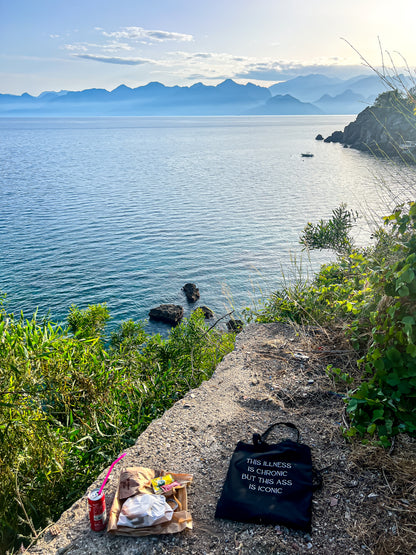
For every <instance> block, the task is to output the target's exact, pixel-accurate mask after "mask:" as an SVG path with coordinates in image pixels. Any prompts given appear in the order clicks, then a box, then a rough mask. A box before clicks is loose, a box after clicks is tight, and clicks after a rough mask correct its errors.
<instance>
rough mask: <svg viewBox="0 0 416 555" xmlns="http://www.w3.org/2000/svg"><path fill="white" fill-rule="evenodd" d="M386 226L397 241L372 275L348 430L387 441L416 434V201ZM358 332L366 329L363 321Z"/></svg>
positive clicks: (389, 218)
mask: <svg viewBox="0 0 416 555" xmlns="http://www.w3.org/2000/svg"><path fill="white" fill-rule="evenodd" d="M385 224H386V226H387V227H388V228H390V238H391V240H392V242H393V244H394V246H393V248H392V250H391V252H390V253H389V254H390V256H388V255H387V256H386V257H385V258H384V259H382V260H381V262H380V263H379V265H378V266H377V267H374V268H373V271H372V273H371V275H370V284H371V289H372V297H373V298H372V300H371V302H370V303H368V307H367V308H368V309H370V312H369V323H370V326H371V331H370V330H368V337H369V345H368V348H367V352H366V353H365V355H364V356H363V357H362V359H361V360H360V361H359V362H360V364H361V366H362V368H363V370H364V376H365V377H366V379H365V380H364V381H363V383H362V384H361V385H360V386H359V387H358V389H357V390H356V391H354V392H351V394H350V400H349V402H348V407H347V412H348V414H349V416H350V418H351V422H352V426H351V427H350V429H349V430H348V432H347V434H348V435H350V436H352V435H355V434H356V433H359V434H360V435H364V434H366V433H368V434H370V435H373V434H375V433H377V435H378V438H379V441H380V442H381V443H382V444H383V445H389V444H390V440H389V438H390V437H391V436H393V435H395V434H397V433H399V432H407V433H409V434H411V435H416V203H415V202H410V203H409V204H408V205H401V206H399V207H398V208H397V210H396V211H395V212H394V213H393V214H392V215H391V216H389V217H387V218H385ZM355 330H356V331H361V332H363V329H362V323H361V322H360V321H359V320H357V321H356V323H355Z"/></svg>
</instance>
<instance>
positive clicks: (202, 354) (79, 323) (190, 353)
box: [0, 305, 234, 553]
mask: <svg viewBox="0 0 416 555" xmlns="http://www.w3.org/2000/svg"><path fill="white" fill-rule="evenodd" d="M108 319H109V314H108V311H107V308H106V306H105V305H95V306H90V307H89V308H88V309H85V310H80V309H78V308H77V307H75V306H73V307H71V309H70V313H69V316H68V325H67V326H65V327H59V326H54V325H53V324H52V323H51V322H49V321H47V320H38V319H37V317H36V315H34V316H33V318H31V319H30V320H26V319H24V317H23V315H21V316H18V317H16V316H15V315H13V314H8V313H7V311H6V310H5V309H4V308H3V309H2V310H0V530H1V535H0V552H2V553H4V552H5V551H6V549H8V548H9V549H10V548H11V547H12V546H13V545H14V546H15V547H17V546H18V545H19V544H20V542H21V541H23V542H24V543H26V544H27V542H28V541H29V538H30V537H32V538H33V537H36V533H37V531H39V530H40V529H41V528H43V527H45V526H46V525H47V524H48V522H49V521H51V520H54V519H56V518H57V517H59V515H60V513H61V512H62V511H63V510H64V509H66V508H67V507H68V506H69V505H70V504H71V503H73V502H74V501H75V500H76V499H78V498H79V497H80V496H81V495H82V494H83V493H84V491H85V489H86V488H87V487H88V486H89V485H90V484H91V482H93V481H94V479H95V477H96V476H97V475H98V474H99V473H100V472H101V471H102V470H103V469H104V468H105V467H106V466H108V465H109V463H110V462H112V460H114V457H115V456H116V455H117V454H119V453H120V452H121V451H122V450H123V449H124V448H126V447H127V446H131V445H133V444H134V443H135V441H136V439H137V437H138V435H139V434H140V433H141V432H142V431H143V430H144V429H145V428H146V426H147V425H148V424H149V423H150V422H151V421H152V420H153V419H154V418H156V417H158V416H159V415H161V414H162V413H163V412H164V411H165V410H166V409H168V408H169V407H170V406H171V405H172V404H173V403H174V402H175V401H176V400H178V399H180V398H181V397H182V396H183V395H184V394H185V393H186V392H187V391H188V390H189V389H191V388H194V387H197V386H198V385H199V384H200V383H201V382H202V381H203V380H206V379H208V378H209V377H210V376H211V374H212V372H213V370H214V369H215V367H216V365H217V364H218V362H219V361H220V360H221V359H222V357H223V356H224V355H225V354H226V353H228V352H229V351H231V350H232V348H233V345H234V335H233V334H225V333H220V332H218V331H216V330H215V329H210V330H209V329H208V328H207V327H206V324H205V321H204V316H203V314H202V311H199V310H198V311H196V312H195V313H194V314H193V315H192V316H191V317H190V318H189V319H188V320H187V321H184V322H183V323H181V324H180V325H179V326H177V327H176V328H174V329H173V330H172V332H171V333H170V336H169V338H168V339H162V338H161V337H160V336H158V335H156V336H151V337H149V336H148V335H147V334H146V333H145V331H144V329H143V325H142V324H141V323H137V322H133V321H128V322H124V323H123V324H122V325H121V327H120V329H119V330H118V331H116V332H114V333H113V334H112V335H111V338H109V341H107V342H106V343H105V342H104V336H103V330H104V326H105V323H106V322H107V320H108Z"/></svg>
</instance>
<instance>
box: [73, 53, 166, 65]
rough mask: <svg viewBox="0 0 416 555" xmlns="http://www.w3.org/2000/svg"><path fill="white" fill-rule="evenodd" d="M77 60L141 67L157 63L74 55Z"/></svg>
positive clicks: (134, 59)
mask: <svg viewBox="0 0 416 555" xmlns="http://www.w3.org/2000/svg"><path fill="white" fill-rule="evenodd" d="M73 56H75V57H77V58H83V59H84V60H92V61H94V62H103V63H105V64H118V65H126V66H139V65H143V64H149V63H153V64H154V63H155V62H154V61H153V60H147V59H145V58H120V57H110V56H97V55H95V54H81V53H77V54H73Z"/></svg>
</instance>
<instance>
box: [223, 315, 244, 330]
mask: <svg viewBox="0 0 416 555" xmlns="http://www.w3.org/2000/svg"><path fill="white" fill-rule="evenodd" d="M243 326H244V323H243V322H242V321H241V320H234V318H231V320H228V322H227V328H228V329H229V330H230V331H235V332H237V333H239V332H240V331H242V330H243Z"/></svg>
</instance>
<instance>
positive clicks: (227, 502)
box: [215, 422, 316, 531]
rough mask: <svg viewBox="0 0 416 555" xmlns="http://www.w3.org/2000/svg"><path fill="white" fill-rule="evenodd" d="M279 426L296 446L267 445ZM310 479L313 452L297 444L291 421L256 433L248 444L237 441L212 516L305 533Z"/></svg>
mask: <svg viewBox="0 0 416 555" xmlns="http://www.w3.org/2000/svg"><path fill="white" fill-rule="evenodd" d="M280 425H285V426H289V427H290V428H292V429H293V430H294V431H295V432H296V433H297V438H296V441H292V440H291V439H285V440H284V441H281V442H280V443H276V444H268V443H266V441H265V440H266V438H267V436H268V434H269V432H270V431H271V430H272V429H273V428H274V427H275V426H280ZM313 478H314V471H313V470H312V457H311V450H310V448H309V447H308V446H307V445H303V444H302V443H299V430H298V429H297V428H296V426H295V425H294V424H292V423H290V422H277V423H275V424H272V425H271V426H270V427H269V428H268V429H267V430H266V431H265V432H264V434H263V435H261V436H260V435H259V434H254V435H253V443H252V444H250V443H243V442H242V441H240V442H238V444H237V446H236V449H235V451H234V454H233V456H232V458H231V462H230V466H229V468H228V473H227V476H226V479H225V483H224V486H223V489H222V493H221V497H220V499H219V501H218V504H217V510H216V512H215V517H216V518H226V519H229V520H236V521H239V522H254V523H258V524H282V525H284V526H288V527H290V528H298V529H302V530H308V531H309V530H310V528H311V512H312V493H313V491H314V489H316V486H314V484H313Z"/></svg>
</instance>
